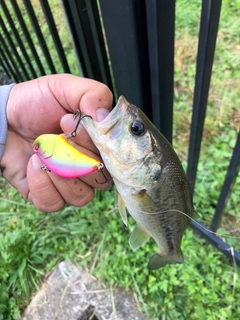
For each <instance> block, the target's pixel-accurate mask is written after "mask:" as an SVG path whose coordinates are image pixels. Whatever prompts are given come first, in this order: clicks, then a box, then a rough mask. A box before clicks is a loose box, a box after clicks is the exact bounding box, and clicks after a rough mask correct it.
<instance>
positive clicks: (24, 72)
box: [0, 17, 30, 80]
mask: <svg viewBox="0 0 240 320" xmlns="http://www.w3.org/2000/svg"><path fill="white" fill-rule="evenodd" d="M0 26H1V28H2V31H3V33H4V34H5V37H6V39H7V41H8V43H9V46H10V48H11V55H14V56H15V58H16V61H17V64H18V65H19V67H21V69H22V72H23V74H24V77H25V80H28V79H30V75H29V74H28V71H27V70H26V68H25V65H24V63H23V61H22V58H21V57H20V55H19V54H18V52H17V49H16V46H15V44H14V42H13V40H12V38H11V37H10V34H9V32H8V30H7V28H6V26H5V24H4V21H3V20H2V18H1V17H0ZM19 67H18V69H19Z"/></svg>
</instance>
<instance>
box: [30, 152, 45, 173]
mask: <svg viewBox="0 0 240 320" xmlns="http://www.w3.org/2000/svg"><path fill="white" fill-rule="evenodd" d="M31 161H32V167H33V169H38V170H39V169H40V168H41V165H42V162H41V161H40V159H39V158H38V156H37V155H36V154H34V155H33V156H32V159H31Z"/></svg>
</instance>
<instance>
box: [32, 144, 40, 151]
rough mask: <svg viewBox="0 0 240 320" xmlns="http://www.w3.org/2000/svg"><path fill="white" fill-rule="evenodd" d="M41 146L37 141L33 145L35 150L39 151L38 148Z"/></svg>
mask: <svg viewBox="0 0 240 320" xmlns="http://www.w3.org/2000/svg"><path fill="white" fill-rule="evenodd" d="M39 147H40V144H39V143H37V144H35V145H34V146H33V150H34V151H38V150H39Z"/></svg>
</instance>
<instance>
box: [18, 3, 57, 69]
mask: <svg viewBox="0 0 240 320" xmlns="http://www.w3.org/2000/svg"><path fill="white" fill-rule="evenodd" d="M23 2H24V5H25V7H26V10H27V12H28V15H29V18H30V20H31V22H32V26H33V28H34V30H35V32H36V35H37V38H38V41H39V45H40V47H41V49H42V52H43V54H44V56H45V59H46V61H47V64H48V66H49V69H50V70H51V72H52V73H56V69H55V66H54V64H53V61H52V58H51V56H50V54H49V51H48V48H47V44H46V42H45V40H44V37H43V34H42V31H41V29H40V27H39V24H38V21H37V18H36V15H35V13H34V10H33V7H32V5H31V2H30V0H23Z"/></svg>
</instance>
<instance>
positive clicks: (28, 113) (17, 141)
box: [1, 74, 112, 212]
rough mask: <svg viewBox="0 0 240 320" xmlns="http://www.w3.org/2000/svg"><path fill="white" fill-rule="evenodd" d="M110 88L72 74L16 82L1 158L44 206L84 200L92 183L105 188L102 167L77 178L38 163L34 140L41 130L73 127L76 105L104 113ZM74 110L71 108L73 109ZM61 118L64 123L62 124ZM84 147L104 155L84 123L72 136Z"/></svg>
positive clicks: (11, 176)
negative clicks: (64, 176) (63, 176)
mask: <svg viewBox="0 0 240 320" xmlns="http://www.w3.org/2000/svg"><path fill="white" fill-rule="evenodd" d="M111 106H112V94H111V92H110V90H109V89H108V88H107V87H106V86H105V85H104V84H102V83H99V82H97V81H94V80H90V79H85V78H80V77H76V76H73V75H69V74H62V75H49V76H45V77H41V78H38V79H35V80H31V81H27V82H23V83H20V84H17V85H15V86H14V87H13V88H12V90H11V92H10V95H9V99H8V103H7V120H8V126H9V130H8V136H7V142H6V146H5V150H4V153H3V157H2V159H1V168H2V171H3V177H4V178H5V179H6V180H7V181H8V182H9V183H10V184H12V185H13V186H14V187H15V188H16V189H17V190H18V191H19V192H20V193H21V194H22V196H23V197H24V198H25V199H26V200H28V201H31V202H33V203H34V205H35V206H36V208H37V209H39V210H41V211H48V212H50V211H57V210H59V209H61V208H62V207H63V206H64V205H65V203H69V204H71V205H74V206H84V205H85V204H87V203H88V202H89V201H91V200H92V198H93V197H94V188H101V189H104V188H107V187H108V186H109V184H108V183H105V184H97V183H96V181H95V179H97V180H100V181H101V179H102V175H101V173H99V172H94V173H92V174H90V175H87V176H84V177H80V178H78V179H64V178H62V177H59V176H56V175H54V174H53V173H52V172H51V173H48V172H46V171H43V170H41V169H40V167H41V161H40V160H39V159H38V157H37V156H36V155H33V150H32V143H33V141H34V140H35V139H36V138H37V137H38V136H39V135H41V134H43V133H61V132H65V133H67V134H68V133H70V132H71V131H73V129H74V127H75V124H76V123H74V122H73V117H72V113H73V111H74V110H76V109H78V110H81V112H83V113H85V114H88V115H90V116H91V117H92V118H93V119H94V120H96V121H101V120H103V118H105V117H106V116H107V114H108V112H109V111H110V109H111ZM69 113H71V114H69ZM60 123H61V127H60ZM73 140H74V142H75V143H76V147H77V148H78V149H79V150H80V151H81V152H83V153H85V154H87V155H89V156H91V157H93V158H95V159H97V160H100V161H101V159H100V156H99V152H98V150H97V148H96V147H95V146H94V144H93V143H92V141H91V139H90V138H89V136H88V134H87V133H86V131H85V130H84V129H83V127H80V129H79V131H78V134H77V137H76V138H74V139H73Z"/></svg>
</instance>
